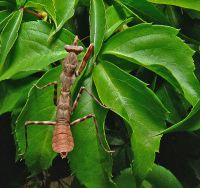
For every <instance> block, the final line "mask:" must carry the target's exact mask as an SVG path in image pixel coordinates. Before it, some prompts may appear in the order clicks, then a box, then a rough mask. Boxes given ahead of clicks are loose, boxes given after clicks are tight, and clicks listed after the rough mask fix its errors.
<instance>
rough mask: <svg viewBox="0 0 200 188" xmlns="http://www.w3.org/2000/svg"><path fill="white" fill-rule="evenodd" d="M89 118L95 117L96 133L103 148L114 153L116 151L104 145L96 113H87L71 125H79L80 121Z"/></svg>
mask: <svg viewBox="0 0 200 188" xmlns="http://www.w3.org/2000/svg"><path fill="white" fill-rule="evenodd" d="M89 118H93V121H94V124H95V128H96V133H97V136H98V139H99V142H100V144H101V146H102V148H103V149H104V151H105V152H108V153H113V152H114V151H112V150H108V149H106V148H105V147H104V145H103V141H102V139H101V136H100V135H99V128H98V127H99V126H98V123H97V119H96V116H95V115H94V114H88V115H86V116H84V117H82V118H79V119H77V120H75V121H73V122H72V123H70V125H71V126H74V125H77V124H78V123H80V122H82V121H85V120H87V119H89Z"/></svg>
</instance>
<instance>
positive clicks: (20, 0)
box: [16, 0, 26, 7]
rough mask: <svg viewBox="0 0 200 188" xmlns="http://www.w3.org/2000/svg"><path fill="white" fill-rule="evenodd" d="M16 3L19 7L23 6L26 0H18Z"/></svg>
mask: <svg viewBox="0 0 200 188" xmlns="http://www.w3.org/2000/svg"><path fill="white" fill-rule="evenodd" d="M16 3H17V6H18V7H22V6H23V5H24V4H25V3H26V0H16Z"/></svg>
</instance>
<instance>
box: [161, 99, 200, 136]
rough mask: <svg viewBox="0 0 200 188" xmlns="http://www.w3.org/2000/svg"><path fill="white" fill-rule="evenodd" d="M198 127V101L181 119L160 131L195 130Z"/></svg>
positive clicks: (199, 108)
mask: <svg viewBox="0 0 200 188" xmlns="http://www.w3.org/2000/svg"><path fill="white" fill-rule="evenodd" d="M199 129H200V101H199V102H198V103H197V104H196V105H195V106H194V107H193V108H192V110H191V112H190V113H189V114H188V116H187V117H186V118H184V119H183V120H182V121H180V122H178V123H176V124H175V125H173V126H171V127H169V128H168V129H166V130H165V131H163V132H162V133H168V132H176V131H196V130H199Z"/></svg>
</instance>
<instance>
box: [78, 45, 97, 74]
mask: <svg viewBox="0 0 200 188" xmlns="http://www.w3.org/2000/svg"><path fill="white" fill-rule="evenodd" d="M93 49H94V44H90V46H89V47H88V49H87V52H86V53H85V56H84V58H83V60H82V63H81V64H80V66H79V68H78V71H77V72H76V76H79V75H80V74H81V72H82V71H83V69H84V68H85V66H86V63H87V61H88V59H89V57H90V55H91V54H92V52H93Z"/></svg>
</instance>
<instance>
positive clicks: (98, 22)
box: [90, 0, 106, 59]
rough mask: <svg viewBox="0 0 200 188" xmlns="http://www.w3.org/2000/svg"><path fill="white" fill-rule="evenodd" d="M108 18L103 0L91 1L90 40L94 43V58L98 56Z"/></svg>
mask: <svg viewBox="0 0 200 188" xmlns="http://www.w3.org/2000/svg"><path fill="white" fill-rule="evenodd" d="M105 26H106V18H105V7H104V3H103V0H91V1H90V40H91V42H92V43H94V59H95V58H96V57H97V55H98V53H99V51H100V49H101V46H102V43H103V40H104V34H105Z"/></svg>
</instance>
